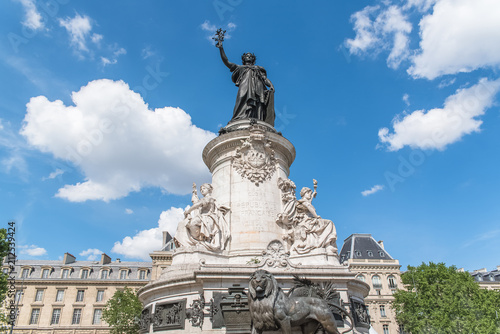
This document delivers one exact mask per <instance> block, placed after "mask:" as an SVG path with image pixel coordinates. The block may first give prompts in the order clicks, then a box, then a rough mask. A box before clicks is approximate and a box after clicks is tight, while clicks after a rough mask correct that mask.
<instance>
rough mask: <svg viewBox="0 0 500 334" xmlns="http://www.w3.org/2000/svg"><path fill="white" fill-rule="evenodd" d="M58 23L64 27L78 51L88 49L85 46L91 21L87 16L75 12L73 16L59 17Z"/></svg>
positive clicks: (90, 28)
mask: <svg viewBox="0 0 500 334" xmlns="http://www.w3.org/2000/svg"><path fill="white" fill-rule="evenodd" d="M59 24H60V25H61V27H64V28H66V31H67V32H68V34H69V37H70V40H71V45H73V47H75V48H76V49H77V50H78V51H89V50H88V48H87V37H88V36H89V35H90V31H91V30H92V23H91V22H90V18H89V17H88V16H86V15H84V16H81V15H80V14H78V13H76V14H75V17H73V18H69V17H68V18H66V19H65V20H63V19H59ZM101 38H102V37H101Z"/></svg>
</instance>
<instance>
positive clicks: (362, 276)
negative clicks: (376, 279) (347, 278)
mask: <svg viewBox="0 0 500 334" xmlns="http://www.w3.org/2000/svg"><path fill="white" fill-rule="evenodd" d="M356 278H357V279H359V280H360V281H361V282H366V280H365V276H364V275H358V276H356Z"/></svg>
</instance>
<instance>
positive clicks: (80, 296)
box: [76, 290, 85, 302]
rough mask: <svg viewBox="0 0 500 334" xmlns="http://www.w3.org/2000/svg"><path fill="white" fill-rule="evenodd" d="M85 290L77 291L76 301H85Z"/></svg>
mask: <svg viewBox="0 0 500 334" xmlns="http://www.w3.org/2000/svg"><path fill="white" fill-rule="evenodd" d="M84 293H85V291H84V290H78V291H77V293H76V301H77V302H83V295H84Z"/></svg>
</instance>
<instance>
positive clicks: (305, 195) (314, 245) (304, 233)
mask: <svg viewBox="0 0 500 334" xmlns="http://www.w3.org/2000/svg"><path fill="white" fill-rule="evenodd" d="M278 186H279V187H280V188H281V190H282V193H283V194H282V200H283V204H284V207H283V212H282V213H280V214H279V215H278V217H277V219H276V222H277V223H278V224H281V225H283V226H285V227H287V228H288V234H287V235H286V236H285V239H286V240H287V241H288V243H289V245H290V253H292V254H293V253H296V254H307V253H309V252H311V251H312V250H314V249H319V248H324V249H326V251H327V252H328V253H329V254H332V255H337V246H336V241H337V232H336V229H335V225H334V224H333V222H332V221H331V220H328V219H323V218H321V217H320V216H319V215H318V214H317V213H316V209H315V208H314V206H313V204H312V200H313V198H314V197H316V195H317V192H316V187H317V182H316V180H314V192H313V191H312V190H311V189H310V188H308V187H304V188H302V190H301V191H300V196H301V199H299V200H297V199H296V197H295V184H294V183H293V182H292V181H291V180H283V179H281V178H280V179H279V181H278Z"/></svg>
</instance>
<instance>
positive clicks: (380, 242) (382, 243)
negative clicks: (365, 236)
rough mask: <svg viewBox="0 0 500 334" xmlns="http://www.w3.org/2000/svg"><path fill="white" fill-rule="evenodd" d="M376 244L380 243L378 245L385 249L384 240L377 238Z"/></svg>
mask: <svg viewBox="0 0 500 334" xmlns="http://www.w3.org/2000/svg"><path fill="white" fill-rule="evenodd" d="M378 244H379V245H380V247H382V249H383V250H385V248H384V240H379V241H378Z"/></svg>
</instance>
